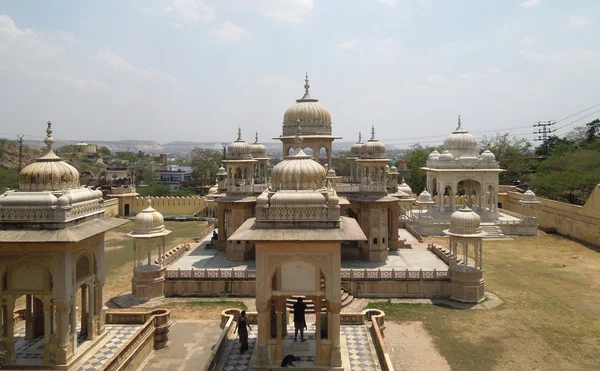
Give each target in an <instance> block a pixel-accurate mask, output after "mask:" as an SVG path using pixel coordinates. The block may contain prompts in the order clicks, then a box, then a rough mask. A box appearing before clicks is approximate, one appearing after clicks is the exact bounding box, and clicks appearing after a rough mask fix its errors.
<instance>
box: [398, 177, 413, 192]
mask: <svg viewBox="0 0 600 371" xmlns="http://www.w3.org/2000/svg"><path fill="white" fill-rule="evenodd" d="M398 190H399V191H402V192H404V193H406V194H409V195H411V194H412V189H411V188H410V186H409V185H408V184H406V181H405V180H404V177H402V180H401V181H400V184H398Z"/></svg>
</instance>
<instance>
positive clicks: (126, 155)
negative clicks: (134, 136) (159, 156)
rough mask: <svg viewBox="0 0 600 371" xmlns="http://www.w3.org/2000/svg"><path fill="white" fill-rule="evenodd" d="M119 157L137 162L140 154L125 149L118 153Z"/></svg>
mask: <svg viewBox="0 0 600 371" xmlns="http://www.w3.org/2000/svg"><path fill="white" fill-rule="evenodd" d="M117 158H119V159H120V160H123V161H126V162H135V161H136V160H137V158H138V156H137V154H135V153H133V152H129V151H123V152H118V153H117Z"/></svg>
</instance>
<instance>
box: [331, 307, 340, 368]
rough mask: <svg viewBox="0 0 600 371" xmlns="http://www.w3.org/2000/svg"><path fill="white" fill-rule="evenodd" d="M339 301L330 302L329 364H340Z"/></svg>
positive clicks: (334, 365)
mask: <svg viewBox="0 0 600 371" xmlns="http://www.w3.org/2000/svg"><path fill="white" fill-rule="evenodd" d="M341 307H342V305H341V303H331V304H330V305H329V310H330V317H329V318H330V322H329V329H330V332H329V339H331V363H330V364H331V366H333V367H341V366H342V352H341V350H340V310H341Z"/></svg>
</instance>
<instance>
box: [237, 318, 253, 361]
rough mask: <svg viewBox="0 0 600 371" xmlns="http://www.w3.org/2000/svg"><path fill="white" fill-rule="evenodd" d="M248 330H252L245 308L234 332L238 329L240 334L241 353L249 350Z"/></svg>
mask: <svg viewBox="0 0 600 371" xmlns="http://www.w3.org/2000/svg"><path fill="white" fill-rule="evenodd" d="M248 330H252V329H251V328H250V325H249V324H248V318H246V311H245V310H243V311H242V313H241V314H240V317H239V318H238V320H237V325H236V328H235V330H233V333H234V334H235V332H236V331H237V332H238V334H239V336H240V353H242V352H245V351H247V350H248Z"/></svg>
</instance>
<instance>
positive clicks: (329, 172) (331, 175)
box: [327, 168, 337, 178]
mask: <svg viewBox="0 0 600 371" xmlns="http://www.w3.org/2000/svg"><path fill="white" fill-rule="evenodd" d="M327 178H337V174H336V173H335V170H334V169H333V168H332V169H329V170H327Z"/></svg>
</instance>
